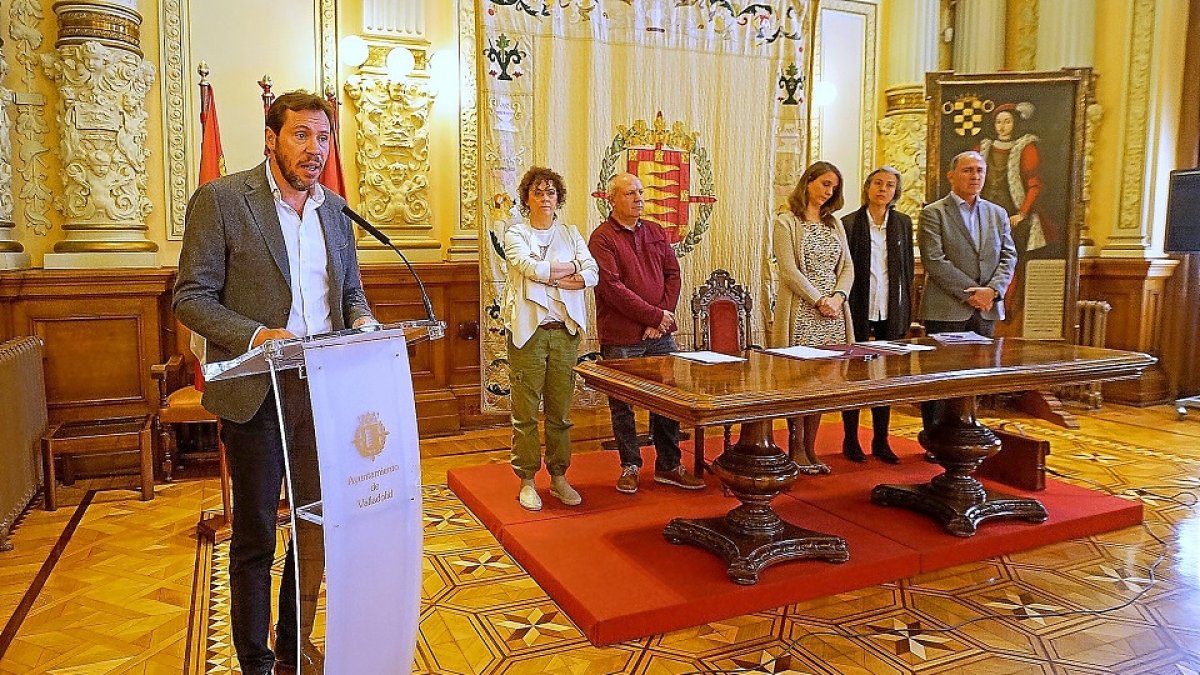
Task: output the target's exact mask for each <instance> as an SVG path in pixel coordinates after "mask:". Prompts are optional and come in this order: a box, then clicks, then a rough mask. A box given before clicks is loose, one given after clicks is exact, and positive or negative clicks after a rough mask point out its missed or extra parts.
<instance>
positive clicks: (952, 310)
mask: <svg viewBox="0 0 1200 675" xmlns="http://www.w3.org/2000/svg"><path fill="white" fill-rule="evenodd" d="M979 226H980V232H981V235H980V245H979V246H978V247H976V245H975V240H974V239H973V238H972V237H971V234H970V232H968V231H967V225H966V223H964V222H963V218H962V213H960V212H959V210H958V204H956V203H955V201H954V199H953V198H952V197H951V196H950V195H946V196H945V197H942V198H941V199H939V200H937V201H936V202H933V203H932V204H930V205H929V206H926V207H925V208H924V209H922V210H921V218H920V220H919V222H918V225H917V243H918V245H919V246H920V247H921V264H922V265H924V267H925V290H924V292H923V293H922V295H921V319H923V320H926V321H966V320H967V319H969V318H971V315H972V314H973V313H974V311H975V310H974V309H973V308H972V307H971V306H970V305H968V304H967V297H968V294H967V293H964V292H963V289H965V288H970V287H972V286H988V287H991V288H993V289H995V291H996V293H997V299H996V302H995V304H993V305H992V308H991V309H990V310H988V311H986V312H983V313H982V316H983V318H985V319H992V320H998V319H1003V318H1004V301H1003V298H1004V294H1005V293H1007V292H1008V284H1009V282H1011V281H1012V276H1013V269H1014V268H1015V267H1016V264H1017V247H1016V246H1015V245H1014V244H1013V238H1012V230H1011V229H1010V228H1009V226H1008V214H1007V213H1005V212H1004V209H1003V208H1001V207H1000V206H998V205H996V204H993V203H992V202H989V201H987V200H985V199H983V198H982V197H980V198H979Z"/></svg>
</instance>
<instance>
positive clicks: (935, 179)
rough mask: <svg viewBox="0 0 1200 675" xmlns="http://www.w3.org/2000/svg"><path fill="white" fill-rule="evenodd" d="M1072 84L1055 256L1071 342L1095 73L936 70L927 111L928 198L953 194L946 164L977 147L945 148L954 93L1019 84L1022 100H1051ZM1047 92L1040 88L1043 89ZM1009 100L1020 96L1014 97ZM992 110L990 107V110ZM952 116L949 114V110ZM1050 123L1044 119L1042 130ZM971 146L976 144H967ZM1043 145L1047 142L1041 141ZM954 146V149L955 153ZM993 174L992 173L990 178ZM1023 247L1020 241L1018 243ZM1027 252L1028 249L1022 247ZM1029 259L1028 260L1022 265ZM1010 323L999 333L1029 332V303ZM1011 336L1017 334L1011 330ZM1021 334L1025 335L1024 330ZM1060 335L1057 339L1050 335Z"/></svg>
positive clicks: (982, 93)
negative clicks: (1061, 264) (1013, 325)
mask: <svg viewBox="0 0 1200 675" xmlns="http://www.w3.org/2000/svg"><path fill="white" fill-rule="evenodd" d="M1064 85H1065V86H1068V87H1071V88H1072V92H1071V97H1070V99H1071V102H1070V106H1069V119H1065V120H1064V119H1057V121H1058V122H1059V123H1060V124H1065V128H1066V130H1067V131H1068V132H1069V133H1070V138H1069V140H1068V148H1069V156H1068V157H1067V158H1066V161H1065V169H1066V170H1065V178H1066V184H1065V186H1064V189H1062V190H1061V197H1062V198H1063V199H1064V200H1065V204H1059V205H1058V206H1064V207H1065V210H1064V211H1063V213H1064V217H1063V236H1062V242H1061V243H1062V247H1063V250H1062V255H1061V258H1060V257H1058V256H1055V257H1053V258H1050V259H1052V260H1058V259H1062V260H1065V262H1066V268H1065V272H1064V274H1065V287H1064V294H1063V297H1062V324H1061V335H1060V336H1059V337H1058V338H1057V339H1064V340H1068V341H1071V342H1075V341H1076V340H1077V332H1078V326H1077V325H1076V313H1077V312H1076V300H1077V299H1078V295H1079V235H1080V231H1081V230H1082V228H1083V222H1084V213H1085V211H1086V201H1085V196H1084V191H1083V186H1084V164H1085V147H1086V137H1087V106H1088V102H1089V101H1090V97H1091V87H1092V71H1091V69H1090V68H1064V69H1062V70H1058V71H1046V72H1009V73H981V74H959V73H953V72H944V71H943V72H932V73H926V75H925V94H926V97H925V99H926V114H927V117H928V121H929V124H928V132H927V136H926V147H927V152H926V176H927V180H926V185H925V199H926V202H927V203H929V202H932V201H934V200H936V199H940V198H941V197H943V196H944V195H946V194H947V193H948V192H949V186H948V183H947V179H946V167H945V164H946V162H948V161H949V158H950V157H952V156H953V155H955V154H957V153H958V152H961V151H963V150H965V149H974V147H973V144H971V141H964V142H963V143H962V144H959V145H962V146H964V147H960V148H958V149H953V148H943V147H942V145H943V128H942V127H943V117H944V113H943V106H944V105H945V104H947V102H948V101H950V100H952V99H953V97H954V96H957V95H966V94H974V95H976V96H977V97H979V98H980V99H981V100H983V99H984V98H985V97H986V96H987V95H988V92H989V90H994V89H996V88H999V89H1000V90H1001V91H1004V90H1006V89H1007V90H1011V89H1012V88H1013V87H1014V86H1017V87H1021V88H1022V91H1021V93H1020V95H1019V96H1020V98H1019V99H1017V100H1028V99H1031V98H1032V99H1043V98H1046V99H1048V98H1049V94H1048V92H1049V91H1050V90H1057V89H1059V88H1061V87H1063V86H1064ZM1039 89H1040V90H1041V91H1040V92H1039V91H1038V90H1039ZM1007 98H1015V97H1013V96H1009V97H1007ZM985 112H990V110H985ZM946 114H948V113H946ZM1043 127H1045V123H1044V122H1042V124H1041V125H1040V127H1039V128H1043ZM968 144H971V146H970V147H966V146H967V145H968ZM1039 145H1041V141H1040V140H1039ZM951 150H952V151H951ZM989 178H990V177H989ZM1018 248H1020V245H1019V244H1018ZM1018 253H1019V254H1023V252H1022V251H1018ZM1026 260H1027V259H1025V258H1022V264H1020V266H1019V269H1021V267H1023V263H1024V262H1025V261H1026ZM1008 314H1009V317H1008V318H1007V319H1006V321H1005V322H1001V324H997V335H1003V334H1005V332H1004V330H1003V325H1004V324H1007V323H1009V321H1012V320H1015V319H1020V324H1018V325H1020V326H1021V330H1022V331H1024V330H1025V326H1024V318H1025V317H1024V314H1025V307H1024V303H1022V304H1021V305H1020V306H1019V308H1018V309H1016V310H1015V311H1010V312H1008ZM1009 334H1010V335H1011V334H1012V333H1009ZM1017 336H1020V334H1018V335H1017ZM1050 339H1054V338H1050Z"/></svg>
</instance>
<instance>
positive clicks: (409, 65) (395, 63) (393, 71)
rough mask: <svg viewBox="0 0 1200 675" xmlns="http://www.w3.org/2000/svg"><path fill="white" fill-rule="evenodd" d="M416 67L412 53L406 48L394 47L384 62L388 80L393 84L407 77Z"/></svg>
mask: <svg viewBox="0 0 1200 675" xmlns="http://www.w3.org/2000/svg"><path fill="white" fill-rule="evenodd" d="M416 65H417V62H416V59H414V58H413V55H412V52H410V51H408V47H396V48H395V49H393V50H392V51H390V52H388V55H387V60H386V61H384V67H385V69H386V71H387V76H388V79H389V80H392V81H393V82H394V81H397V80H402V79H404V78H405V77H407V76H408V74H409V73H411V72H412V71H413V68H415V67H416Z"/></svg>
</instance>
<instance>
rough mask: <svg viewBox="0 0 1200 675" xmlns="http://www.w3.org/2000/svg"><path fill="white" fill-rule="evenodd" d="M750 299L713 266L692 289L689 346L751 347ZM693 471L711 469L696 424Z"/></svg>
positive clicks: (732, 350)
mask: <svg viewBox="0 0 1200 675" xmlns="http://www.w3.org/2000/svg"><path fill="white" fill-rule="evenodd" d="M753 307H754V301H753V300H752V299H751V297H750V293H748V292H747V291H746V289H744V288H742V286H741V284H738V283H737V282H736V281H735V280H734V279H733V277H732V276H730V274H729V272H726V271H725V270H715V271H714V272H713V273H712V274H711V275H710V276H709V277H708V280H707V281H705V282H704V283H703V284H701V285H700V287H699V288H697V289H696V291H695V292H694V293H692V340H693V344H692V348H693V349H697V350H701V349H703V350H709V351H714V352H720V353H722V354H730V355H735V356H736V355H740V354H741V353H742V352H744V351H745V350H747V349H750V348H751V347H755V346H756V345H753V344H751V343H750V310H751V309H753ZM729 434H730V425H728V424H727V425H725V435H724V443H725V445H724V447H725V448H726V449H727V448H729V443H730V438H729ZM693 438H694V439H695V443H694V445H695V448H696V458H695V466H694V470H695V474H696V475H697V476H700V475H702V472H703V471H711V469H709V468H708V465H707V463H705V461H704V428H703V427H696V429H695V433H694V436H693Z"/></svg>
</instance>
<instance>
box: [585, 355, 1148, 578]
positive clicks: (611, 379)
mask: <svg viewBox="0 0 1200 675" xmlns="http://www.w3.org/2000/svg"><path fill="white" fill-rule="evenodd" d="M914 342H918V343H922V344H929V345H936V344H937V343H935V342H934V341H933V340H932V339H929V338H924V339H921V340H916V341H914ZM746 357H747V360H746V361H743V362H740V363H731V364H717V365H709V364H702V363H698V362H695V361H691V360H687V359H680V358H675V357H670V356H657V357H647V358H640V359H620V360H603V361H594V362H587V363H584V364H582V365H580V366H578V367H576V369H575V370H576V372H578V373H579V375H580V376H581V377H583V379H584V381H585V382H586V383H587V384H588V386H590V387H592V388H594V389H597V390H599V391H601V392H604V393H605V394H608V395H609V396H615V397H617V398H619V399H622V400H625V401H628V402H629V403H631V404H633V405H636V406H640V407H643V408H646V409H648V410H651V411H653V412H655V413H658V414H660V415H663V416H666V417H670V418H672V419H675V420H678V421H679V422H680V423H681V424H685V425H691V426H699V425H702V426H716V425H721V424H734V423H740V424H741V434H740V437H739V439H738V442H737V443H736V444H735V445H733V446H732V447H731V448H730V449H729V450H727V451H725V452H723V453H722V454H721V456H720V457H718V458H717V459H716V460H715V461H714V462H713V473H715V474H716V475H717V477H718V478H719V479H720V480H721V482H723V483H724V484H725V485H726V486H727V487H728V488H729V490H730V491H731V492H732V493H733V494H734V496H736V497H737V498H738V500H739V501H741V502H742V504H741V505H740V506H738V507H736V508H734V509H733V510H732V511H730V512H729V513H728V514H726V515H725V516H724V517H721V518H710V519H703V520H687V519H681V518H677V519H675V520H672V521H671V522H670V524H668V525H667V527H666V530H665V531H664V532H663V534H664V536H666V537H667V539H668V540H669V541H671V542H673V543H691V544H695V545H698V546H701V547H703V548H705V549H707V550H709V551H711V552H713V553H715V554H717V555H719V556H721V557H722V558H724V559H725V560H726V562H727V563H728V565H729V568H728V574H729V576H730V578H731V579H733V580H734V581H736V582H738V583H742V584H753V583H755V582H756V581H757V580H758V573H759V571H761V570H762V568H764V567H766V566H767V565H770V564H772V563H775V562H781V561H784V560H792V559H797V558H816V559H823V560H829V561H832V562H842V561H845V560H846V559H847V558H848V553H847V551H846V544H845V541H843V540H842V539H841V538H840V537H837V536H835V535H829V534H821V533H816V532H812V531H809V530H804V529H802V528H800V527H797V526H795V525H792V524H790V523H786V522H784V521H782V520H780V518H779V517H778V515H776V514H775V512H774V510H773V509H772V508H771V500H772V499H774V497H775V496H776V495H778V494H779V492H781V491H783V490H785V489H787V487H788V486H790V485H791V484H792V483H794V482H795V481H796V479H797V477H798V473H799V472H798V468H797V467H796V465H795V463H793V462H792V461H791V460H790V459H788V457H787V455H786V454H785V453H784V452H783V451H781V450H780V449H779V448H778V447H777V446H776V445H775V444H774V442H773V440H772V437H771V420H773V419H775V418H777V417H792V416H797V415H808V414H815V413H826V412H834V411H839V410H848V409H855V408H867V407H872V406H878V405H891V404H895V403H902V402H918V401H926V400H936V399H949V400H948V404H947V405H946V406H945V411H944V413H943V416H942V419H940V420H939V421H938V424H937V425H936V426H935V427H934V428H932V429H929V430H927V431H926V432H925V433H923V434H922V436H921V442H922V444H923V445H924V446H925V447H926V449H928V450H929V451H930V452H932V453H933V454H934V455H935V456H936V457H937V460H938V463H939V464H940V465H941V466H942V467H944V468H945V470H946V471H945V473H943V474H941V475H939V476H936V477H935V478H933V479H932V480H931V481H930V482H929V483H925V484H921V485H880V486H877V487H876V488H875V489H874V491H873V492H872V495H871V498H872V500H873V501H874V502H876V503H878V504H884V505H890V506H901V507H905V508H909V509H913V510H916V511H919V512H922V513H926V514H928V515H930V516H932V517H933V518H935V519H936V520H938V522H940V523H941V524H942V525H943V526H944V527H945V528H946V530H947V531H948V532H950V533H951V534H954V535H958V536H971V535H972V534H974V533H975V529H976V527H977V526H978V525H979V523H980V522H982V521H984V520H987V519H991V518H1000V517H1016V518H1023V519H1026V520H1031V521H1034V522H1041V521H1044V520H1045V519H1046V511H1045V509H1044V508H1043V507H1042V505H1041V504H1040V503H1039V502H1037V500H1033V499H1017V498H1013V497H1010V496H1008V495H1004V494H999V493H994V492H989V491H987V490H985V489H984V488H983V486H982V485H981V484H980V483H979V481H978V480H976V479H975V477H974V475H973V474H974V472H975V469H976V468H977V467H978V466H979V463H980V462H982V461H983V459H984V458H986V457H987V456H989V455H990V454H993V453H994V452H995V451H996V450H997V449H998V447H999V441H998V440H997V439H996V436H995V435H994V434H993V433H992V432H991V431H990V430H989V429H988V428H987V427H985V426H984V425H982V424H980V423H979V422H978V421H977V420H976V418H975V401H976V397H977V396H980V395H984V394H999V393H1006V392H1015V391H1024V390H1030V389H1043V388H1047V387H1057V386H1064V385H1071V384H1083V383H1087V382H1096V381H1101V380H1115V379H1127V378H1133V377H1137V376H1138V375H1140V374H1141V372H1142V370H1144V369H1145V368H1146V367H1147V366H1149V365H1150V364H1152V363H1154V361H1155V359H1154V358H1153V357H1151V356H1148V355H1146V354H1140V353H1135V352H1125V351H1118V350H1112V349H1099V348H1094V347H1080V346H1075V345H1069V344H1063V343H1052V342H1041V341H1031V340H1022V339H1018V338H1000V339H997V340H996V341H995V342H993V343H991V344H987V345H954V346H938V348H937V349H936V350H933V351H923V352H913V353H910V354H904V355H886V356H879V357H877V358H871V359H863V358H854V359H820V360H799V359H792V358H786V357H780V356H773V355H771V354H767V353H764V352H758V351H753V352H748V353H747V354H746Z"/></svg>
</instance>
